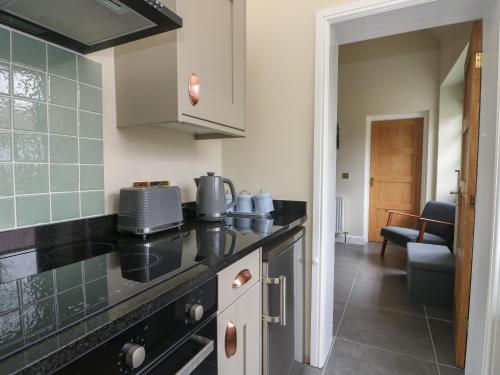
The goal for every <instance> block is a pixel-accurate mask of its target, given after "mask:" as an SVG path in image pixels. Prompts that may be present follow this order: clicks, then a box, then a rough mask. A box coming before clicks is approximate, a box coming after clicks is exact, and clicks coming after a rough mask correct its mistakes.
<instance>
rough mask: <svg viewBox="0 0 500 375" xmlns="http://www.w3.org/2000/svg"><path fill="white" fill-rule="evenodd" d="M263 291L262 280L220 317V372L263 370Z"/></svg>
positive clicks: (242, 374)
mask: <svg viewBox="0 0 500 375" xmlns="http://www.w3.org/2000/svg"><path fill="white" fill-rule="evenodd" d="M260 292H261V286H260V283H259V284H256V285H254V286H253V287H252V288H251V289H250V290H249V291H248V292H247V293H246V294H245V295H243V296H242V297H241V298H240V299H238V300H237V301H236V302H235V303H233V304H232V305H231V306H229V307H228V308H227V309H226V310H225V311H224V312H222V313H221V314H220V315H219V316H218V317H217V361H218V368H219V375H259V374H260V372H261V360H260V357H261V355H260V353H261V324H260V322H261V309H260V306H261V297H260ZM235 332H236V333H235ZM234 337H236V338H235V339H234V341H233V338H234Z"/></svg>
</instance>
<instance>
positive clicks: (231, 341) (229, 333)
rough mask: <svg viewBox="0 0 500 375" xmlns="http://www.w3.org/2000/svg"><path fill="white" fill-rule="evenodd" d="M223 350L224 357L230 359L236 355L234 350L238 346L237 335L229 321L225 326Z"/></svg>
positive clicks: (234, 327)
mask: <svg viewBox="0 0 500 375" xmlns="http://www.w3.org/2000/svg"><path fill="white" fill-rule="evenodd" d="M224 341H225V349H226V357H227V358H231V357H232V356H233V355H235V354H236V349H237V346H238V333H237V332H236V326H235V325H234V323H233V322H231V321H229V322H227V325H226V337H225V340H224Z"/></svg>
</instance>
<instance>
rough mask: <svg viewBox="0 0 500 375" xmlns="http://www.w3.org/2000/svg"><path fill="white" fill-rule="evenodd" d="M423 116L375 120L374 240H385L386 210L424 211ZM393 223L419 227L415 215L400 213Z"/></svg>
mask: <svg viewBox="0 0 500 375" xmlns="http://www.w3.org/2000/svg"><path fill="white" fill-rule="evenodd" d="M423 127H424V119H423V118H412V119H399V120H384V121H374V122H372V127H371V155H370V176H371V178H370V217H369V234H368V239H369V240H370V241H376V242H382V240H383V238H382V237H380V229H381V228H382V227H384V226H385V225H386V224H387V217H388V214H387V212H386V210H388V209H390V210H396V211H401V212H406V213H410V214H415V215H419V214H420V192H421V184H422V182H421V181H422V142H423ZM392 225H395V226H405V227H415V225H416V222H415V220H414V219H413V218H410V217H405V216H400V215H397V216H395V217H394V218H393V223H392Z"/></svg>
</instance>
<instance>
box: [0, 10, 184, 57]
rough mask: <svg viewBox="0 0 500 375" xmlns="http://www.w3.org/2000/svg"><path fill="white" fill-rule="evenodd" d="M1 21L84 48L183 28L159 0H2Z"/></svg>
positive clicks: (60, 43)
mask: <svg viewBox="0 0 500 375" xmlns="http://www.w3.org/2000/svg"><path fill="white" fill-rule="evenodd" d="M0 23H2V24H4V25H7V26H9V27H12V28H14V29H17V30H20V31H23V32H25V33H28V34H31V35H33V36H36V37H39V38H41V39H44V40H47V41H49V42H53V43H56V44H59V45H62V46H64V47H67V48H70V49H72V50H75V51H77V52H81V53H90V52H94V51H98V50H101V49H104V48H109V47H113V46H117V45H119V44H123V43H127V42H130V41H133V40H137V39H141V38H145V37H147V36H150V35H154V34H158V33H161V32H165V31H169V30H173V29H177V28H179V27H182V19H181V18H180V17H179V16H178V15H176V14H175V13H174V12H172V11H171V10H169V9H168V8H167V7H166V6H165V5H164V4H162V3H161V2H160V1H158V0H0Z"/></svg>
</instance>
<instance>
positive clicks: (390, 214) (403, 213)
mask: <svg viewBox="0 0 500 375" xmlns="http://www.w3.org/2000/svg"><path fill="white" fill-rule="evenodd" d="M386 211H387V212H388V213H389V217H388V218H387V226H390V225H391V221H392V215H401V216H408V217H414V218H416V219H420V216H418V215H414V214H409V213H406V212H400V211H393V210H386Z"/></svg>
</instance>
